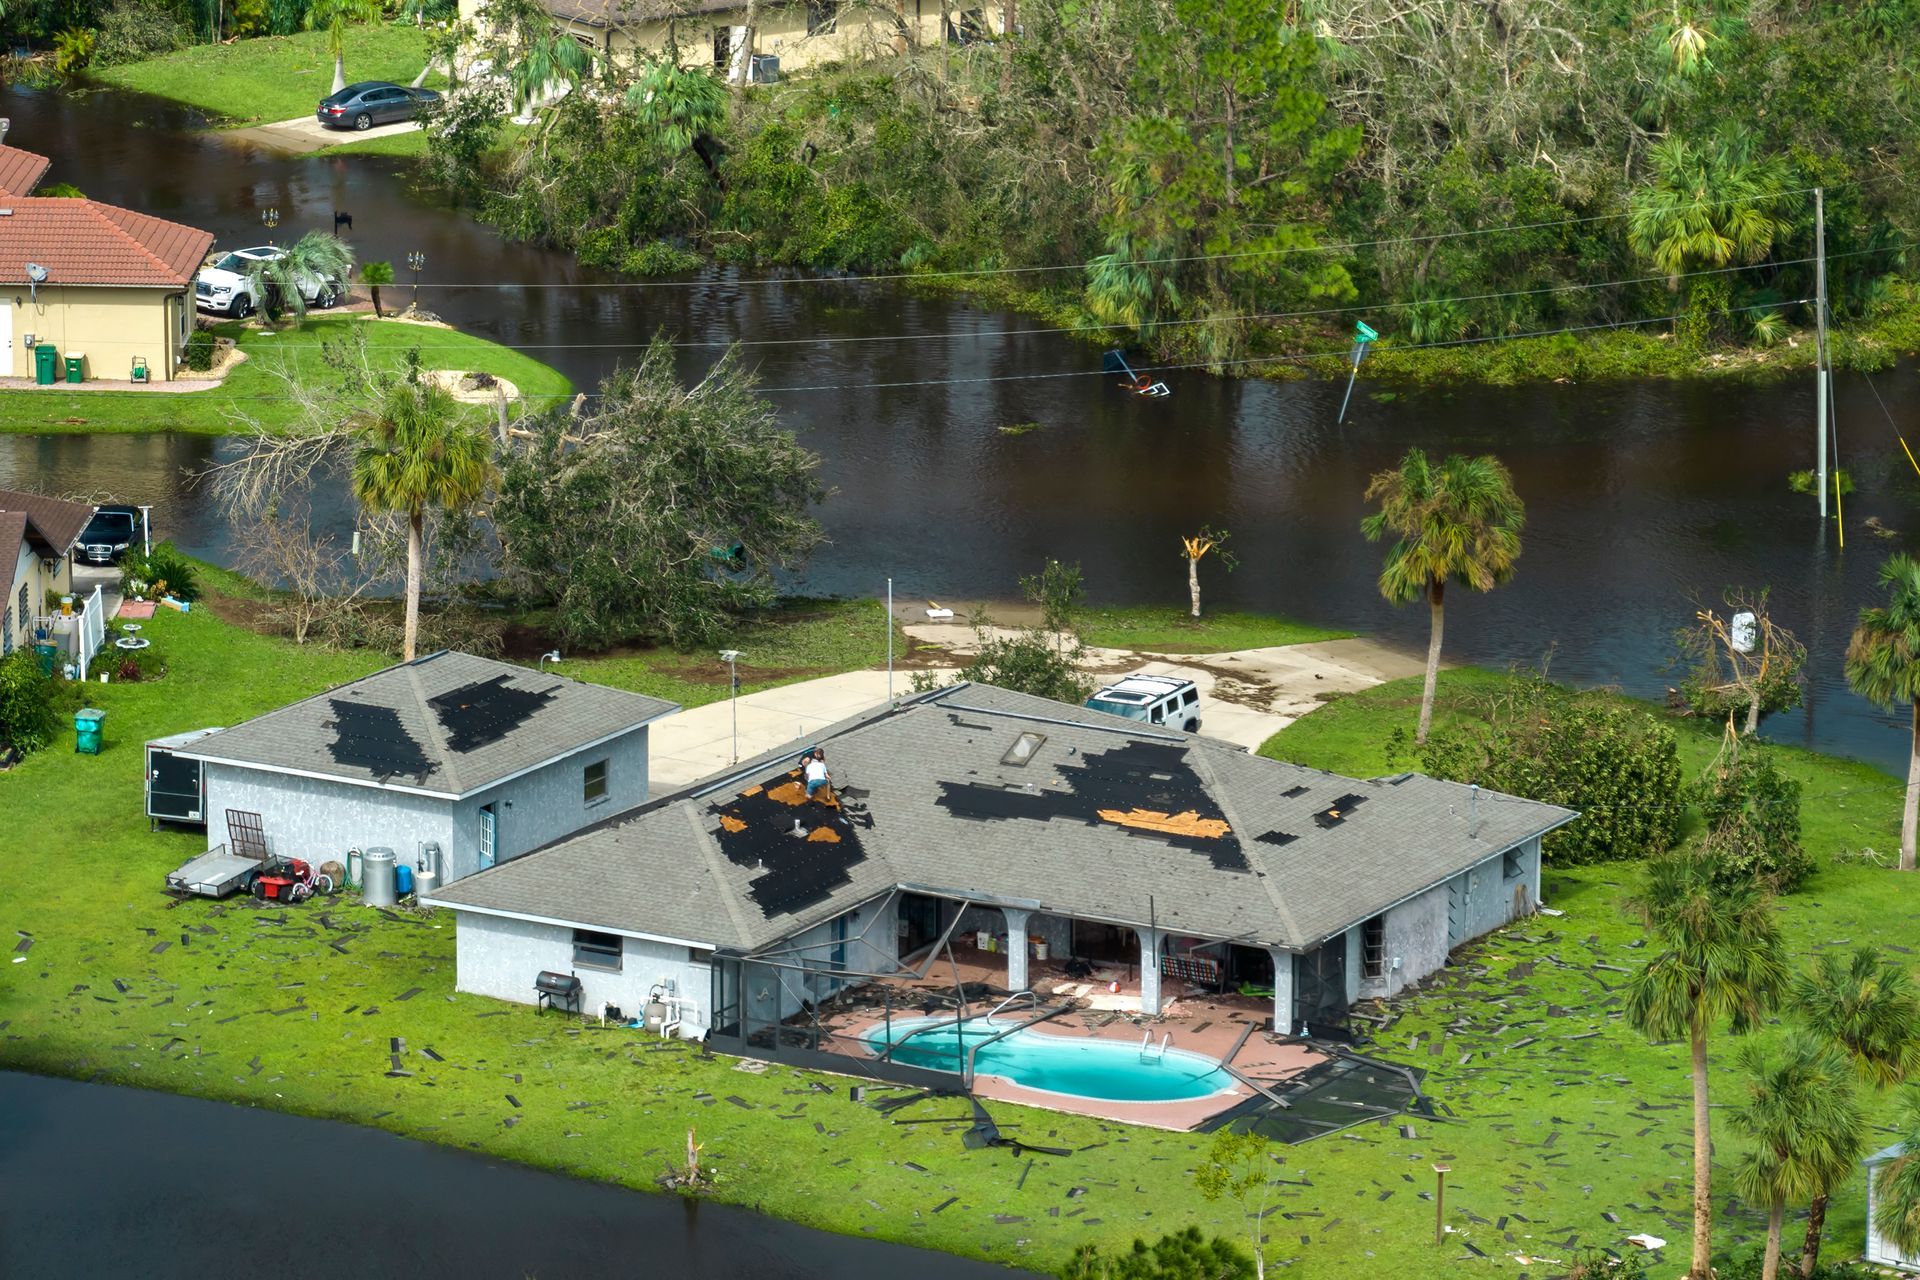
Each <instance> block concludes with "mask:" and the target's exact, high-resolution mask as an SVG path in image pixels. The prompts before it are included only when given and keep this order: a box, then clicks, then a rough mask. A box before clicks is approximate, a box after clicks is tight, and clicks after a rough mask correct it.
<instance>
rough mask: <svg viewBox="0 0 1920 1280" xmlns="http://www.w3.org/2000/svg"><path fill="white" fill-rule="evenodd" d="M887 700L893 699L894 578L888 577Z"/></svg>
mask: <svg viewBox="0 0 1920 1280" xmlns="http://www.w3.org/2000/svg"><path fill="white" fill-rule="evenodd" d="M887 701H888V702H892V701H893V579H892V578H888V579H887Z"/></svg>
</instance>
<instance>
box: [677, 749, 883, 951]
mask: <svg viewBox="0 0 1920 1280" xmlns="http://www.w3.org/2000/svg"><path fill="white" fill-rule="evenodd" d="M858 794H859V793H857V792H856V791H854V790H852V789H848V790H846V791H843V792H841V793H839V794H836V793H835V791H834V789H833V788H831V787H825V788H822V789H821V790H820V791H818V792H816V793H815V794H814V796H813V798H811V799H809V798H808V797H807V789H806V784H805V783H804V782H803V781H802V780H801V774H800V770H798V769H790V770H788V771H787V773H786V775H785V776H784V777H783V778H781V779H779V780H777V781H775V782H773V783H772V784H771V785H763V784H759V783H756V784H755V785H753V786H751V787H748V788H747V789H746V790H744V791H742V792H740V793H738V794H737V795H734V796H731V797H729V798H728V799H726V800H723V801H721V802H720V803H718V804H715V805H713V806H712V812H713V813H714V814H715V815H717V817H718V819H719V820H718V822H717V823H716V824H715V826H714V827H713V828H712V830H713V836H714V839H715V840H716V841H718V842H719V845H720V852H722V853H723V854H725V855H726V857H727V861H729V862H731V863H733V864H734V865H735V866H737V867H744V868H750V869H753V870H755V871H758V872H759V873H760V874H758V875H755V876H754V877H753V879H752V880H751V881H749V882H748V886H747V896H748V897H749V898H751V899H753V902H754V905H756V906H758V907H759V908H760V910H761V913H762V914H764V915H765V916H767V917H768V918H769V919H771V918H772V917H774V916H778V915H786V914H790V913H792V912H795V911H801V910H804V909H806V908H807V907H810V906H812V905H813V904H814V903H816V902H819V901H821V900H822V899H824V898H826V897H828V896H829V895H830V894H832V892H833V891H834V890H835V889H837V888H839V887H840V886H841V885H844V884H846V883H848V876H847V872H848V871H849V870H850V869H851V868H853V867H856V866H858V865H859V864H860V863H862V862H864V861H866V857H867V855H866V852H865V850H863V849H862V848H861V847H860V837H859V835H858V833H857V828H859V827H865V828H869V829H870V828H872V826H873V815H872V814H871V813H867V812H865V811H864V807H863V806H861V805H859V804H858V799H857V798H858Z"/></svg>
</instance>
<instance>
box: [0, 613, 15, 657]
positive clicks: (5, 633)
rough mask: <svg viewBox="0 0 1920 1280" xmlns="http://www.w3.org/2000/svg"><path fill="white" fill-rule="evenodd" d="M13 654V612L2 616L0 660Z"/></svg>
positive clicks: (0, 624)
mask: <svg viewBox="0 0 1920 1280" xmlns="http://www.w3.org/2000/svg"><path fill="white" fill-rule="evenodd" d="M12 652H13V610H12V609H8V610H7V611H6V612H5V613H4V614H0V658H4V657H5V656H6V655H8V654H10V653H12Z"/></svg>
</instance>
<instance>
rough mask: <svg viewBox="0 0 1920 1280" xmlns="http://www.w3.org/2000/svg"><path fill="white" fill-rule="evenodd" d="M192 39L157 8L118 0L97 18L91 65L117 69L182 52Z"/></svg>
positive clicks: (157, 6)
mask: <svg viewBox="0 0 1920 1280" xmlns="http://www.w3.org/2000/svg"><path fill="white" fill-rule="evenodd" d="M190 43H191V36H190V34H189V32H188V31H187V28H186V26H185V24H183V23H182V22H181V21H180V19H179V18H178V17H176V16H175V15H174V14H173V13H171V12H169V11H168V10H167V9H165V8H163V7H161V6H159V5H148V4H140V3H138V2H137V0H119V2H118V3H116V4H115V5H114V6H113V7H112V8H110V9H108V10H107V11H106V12H105V13H103V14H101V15H100V37H99V39H98V40H97V41H96V42H95V43H94V47H93V65H94V66H97V67H112V66H118V65H119V64H120V63H123V62H141V61H144V60H145V59H147V58H156V57H159V56H160V55H161V54H163V53H172V52H174V51H175V50H177V49H184V48H186V47H187V45H188V44H190Z"/></svg>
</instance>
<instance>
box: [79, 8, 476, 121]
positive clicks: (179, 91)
mask: <svg viewBox="0 0 1920 1280" xmlns="http://www.w3.org/2000/svg"><path fill="white" fill-rule="evenodd" d="M426 60H427V38H426V34H425V33H424V32H423V31H421V30H420V28H418V27H415V26H413V25H411V24H409V23H394V24H392V25H386V24H381V25H378V26H358V27H352V28H349V29H348V31H347V46H346V71H347V80H348V82H349V83H352V82H353V81H356V80H392V81H395V82H396V83H399V84H412V83H413V78H414V77H415V76H417V75H419V74H420V68H421V67H422V66H424V65H425V64H426ZM95 79H97V80H99V81H100V82H101V83H103V84H108V85H112V86H114V87H115V88H119V89H133V90H136V91H138V92H140V93H151V94H154V95H156V96H158V97H162V98H170V99H172V100H173V101H175V102H184V103H186V104H187V105H189V106H193V107H198V108H200V109H201V110H203V111H206V112H208V113H210V114H212V115H216V116H219V117H221V118H222V120H223V122H224V123H227V124H230V125H236V126H237V125H250V124H271V123H273V122H275V121H278V120H291V119H293V118H294V117H295V116H304V115H309V114H311V113H312V111H313V109H314V104H315V103H317V102H319V101H320V99H322V98H324V97H326V96H327V93H328V91H329V90H331V89H332V88H333V59H332V58H330V57H328V56H327V37H326V34H325V33H324V32H320V31H305V32H301V33H300V34H299V35H292V36H257V37H255V38H253V39H249V40H241V41H238V42H236V43H234V44H230V45H226V44H221V45H205V44H199V45H194V46H193V47H192V48H190V49H182V50H180V51H179V52H178V53H169V54H167V55H165V56H164V57H159V58H151V59H148V60H147V61H144V62H132V63H128V64H126V65H125V66H119V67H109V68H107V69H105V70H103V71H100V72H98V73H97V74H96V76H95ZM439 82H440V81H439V78H438V73H436V75H435V77H434V78H430V79H429V80H428V81H427V83H428V84H429V85H434V84H438V83H439Z"/></svg>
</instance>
